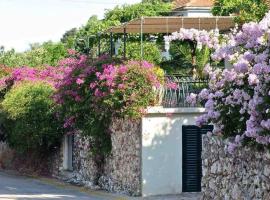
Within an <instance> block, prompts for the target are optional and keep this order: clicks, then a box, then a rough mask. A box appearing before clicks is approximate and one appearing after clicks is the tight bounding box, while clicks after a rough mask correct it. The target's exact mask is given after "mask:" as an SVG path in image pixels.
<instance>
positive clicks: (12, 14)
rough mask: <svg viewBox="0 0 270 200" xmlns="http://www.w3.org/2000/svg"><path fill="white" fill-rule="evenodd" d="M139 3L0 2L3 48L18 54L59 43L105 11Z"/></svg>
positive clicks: (88, 0) (89, 0)
mask: <svg viewBox="0 0 270 200" xmlns="http://www.w3.org/2000/svg"><path fill="white" fill-rule="evenodd" d="M137 2H140V0H0V27H1V28H0V45H4V46H5V47H6V48H7V49H10V48H15V49H16V50H17V51H23V50H26V49H27V48H28V47H29V46H28V45H29V43H35V42H43V41H47V40H52V41H58V40H59V39H60V38H61V36H62V35H63V33H65V31H66V30H69V29H71V28H73V27H80V26H82V25H83V24H85V23H86V21H87V20H88V18H89V17H90V16H91V15H98V16H99V17H100V18H102V17H103V14H104V9H110V8H113V7H115V6H116V5H121V4H124V3H128V4H132V3H137Z"/></svg>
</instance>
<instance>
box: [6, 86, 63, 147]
mask: <svg viewBox="0 0 270 200" xmlns="http://www.w3.org/2000/svg"><path fill="white" fill-rule="evenodd" d="M53 93H54V89H52V87H51V86H50V85H47V84H45V83H43V82H35V83H28V82H25V83H21V84H19V85H15V86H14V87H13V88H12V89H11V90H10V91H9V92H8V93H7V94H6V95H5V98H4V100H3V102H2V103H1V106H2V109H1V112H2V113H1V116H4V118H5V119H6V120H5V123H4V126H5V129H6V130H5V131H6V132H7V140H8V143H9V144H10V145H11V146H12V147H13V148H15V149H16V150H18V151H20V152H27V151H30V150H32V151H36V152H48V151H49V150H50V149H51V148H53V147H55V145H57V144H58V143H59V141H60V138H61V134H60V133H61V131H59V122H58V121H57V120H56V118H55V112H56V109H57V108H56V106H55V104H54V102H53V100H52V99H51V95H52V94H53Z"/></svg>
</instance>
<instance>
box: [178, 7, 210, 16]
mask: <svg viewBox="0 0 270 200" xmlns="http://www.w3.org/2000/svg"><path fill="white" fill-rule="evenodd" d="M173 14H174V15H175V16H184V17H211V16H213V15H212V13H211V9H210V8H186V9H183V10H179V11H176V12H175V13H173Z"/></svg>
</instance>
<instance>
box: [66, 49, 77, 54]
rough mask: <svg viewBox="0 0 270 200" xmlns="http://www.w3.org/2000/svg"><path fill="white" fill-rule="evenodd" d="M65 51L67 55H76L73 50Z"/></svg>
mask: <svg viewBox="0 0 270 200" xmlns="http://www.w3.org/2000/svg"><path fill="white" fill-rule="evenodd" d="M67 51H68V54H69V55H76V53H77V52H76V50H74V49H68V50H67Z"/></svg>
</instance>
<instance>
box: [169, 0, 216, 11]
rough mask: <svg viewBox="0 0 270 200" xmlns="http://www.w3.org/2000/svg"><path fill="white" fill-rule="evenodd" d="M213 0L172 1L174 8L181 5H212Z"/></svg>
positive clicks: (181, 6)
mask: <svg viewBox="0 0 270 200" xmlns="http://www.w3.org/2000/svg"><path fill="white" fill-rule="evenodd" d="M214 3H215V1H214V0H175V1H174V2H173V4H174V9H179V8H183V7H213V6H214Z"/></svg>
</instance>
